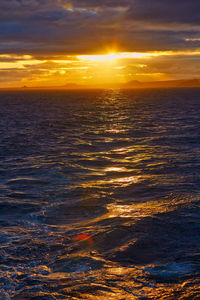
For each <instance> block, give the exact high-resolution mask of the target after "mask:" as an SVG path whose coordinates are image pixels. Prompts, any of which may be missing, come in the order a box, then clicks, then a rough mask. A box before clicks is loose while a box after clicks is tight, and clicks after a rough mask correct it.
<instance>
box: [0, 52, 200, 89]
mask: <svg viewBox="0 0 200 300" xmlns="http://www.w3.org/2000/svg"><path fill="white" fill-rule="evenodd" d="M199 55H200V51H198V50H195V51H156V52H155V51H154V52H108V53H106V54H87V55H81V54H80V55H70V56H68V55H59V56H58V55H57V56H54V57H53V58H52V59H49V58H35V57H34V56H31V55H21V56H20V55H9V54H6V55H5V54H3V55H0V59H2V60H3V59H4V61H3V62H1V64H0V70H1V72H4V71H5V72H8V74H10V79H12V80H10V81H9V80H8V81H7V82H6V83H5V82H3V83H2V84H1V87H13V86H17V87H21V86H29V87H34V86H64V85H67V84H71V83H76V84H79V85H89V86H103V85H114V84H115V85H116V84H120V83H125V82H128V81H131V80H139V81H155V80H171V79H184V78H188V73H185V70H186V69H191V70H190V74H191V75H193V74H192V73H193V72H194V71H195V63H196V61H195V58H198V56H199ZM191 58H193V59H194V63H193V64H192V63H191ZM183 61H184V65H183ZM173 68H174V69H176V72H173V71H172V69H173ZM197 74H198V73H197ZM197 74H196V73H194V75H193V76H194V77H195V76H197ZM12 77H14V78H12Z"/></svg>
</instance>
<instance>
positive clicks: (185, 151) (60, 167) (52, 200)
mask: <svg viewBox="0 0 200 300" xmlns="http://www.w3.org/2000/svg"><path fill="white" fill-rule="evenodd" d="M45 93H46V92H45ZM45 93H43V94H42V97H44V98H42V100H41V93H38V96H37V93H33V95H32V94H31V93H27V95H28V96H29V98H28V97H27V98H28V100H27V98H25V97H24V98H25V100H23V97H21V95H20V97H19V100H18V102H16V105H15V109H16V110H17V112H18V114H16V118H17V120H16V121H17V122H16V126H18V127H16V132H15V127H14V129H13V131H14V132H12V137H11V138H10V139H8V137H7V136H6V137H5V138H4V143H2V146H4V145H5V144H6V143H8V142H9V147H11V146H12V147H14V146H15V144H14V141H15V139H16V149H17V150H16V151H19V152H17V153H18V155H19V156H18V157H17V159H16V158H14V161H13V162H12V157H11V156H8V157H7V160H5V162H3V164H2V168H5V171H6V172H5V176H7V177H6V180H5V182H4V183H3V184H4V185H2V186H1V188H2V194H3V196H4V197H7V198H6V199H8V203H7V205H8V209H9V215H6V214H5V211H6V210H5V205H6V204H5V203H1V205H2V206H1V208H2V211H3V213H2V215H1V217H2V223H3V224H4V223H5V224H6V225H5V228H4V231H3V233H2V236H0V238H2V239H3V238H4V236H3V234H4V233H8V236H9V238H10V240H9V241H10V243H11V244H9V245H8V247H10V249H9V251H10V252H9V251H8V252H6V251H7V248H6V247H7V244H6V243H7V241H6V239H4V240H3V247H2V252H1V253H2V260H3V263H4V265H3V267H2V266H1V265H0V268H1V267H2V269H1V274H2V277H3V276H4V277H5V278H6V279H5V280H6V282H7V283H8V284H7V285H4V287H3V288H4V289H5V290H6V288H7V287H8V288H7V293H10V295H11V296H12V297H13V296H14V297H15V299H16V300H21V299H26V298H27V297H29V295H31V296H33V297H38V298H39V297H43V298H44V299H50V297H51V298H52V299H54V298H55V299H59V298H60V299H61V298H63V299H97V300H107V299H131V300H132V299H134V300H139V299H148V298H149V299H156V300H157V299H167V300H168V299H170V300H171V299H173V300H174V299H176V298H173V296H174V295H175V297H176V296H177V295H182V296H183V293H184V294H185V295H188V297H190V299H192V297H193V295H194V294H192V293H194V291H195V290H198V288H199V279H198V276H196V274H198V270H199V269H198V264H199V227H198V226H199V207H198V202H199V194H197V193H196V194H195V192H194V191H195V188H196V190H197V191H198V189H199V175H198V174H197V173H198V167H199V165H198V164H197V163H196V161H197V157H199V144H198V143H199V129H197V126H198V124H199V123H198V122H199V113H198V109H197V108H198V106H199V101H197V100H195V99H199V98H198V97H196V98H195V95H196V94H195V93H196V92H194V91H193V90H190V91H187V90H184V93H183V92H181V91H176V90H172V91H171V90H170V91H168V96H166V90H165V91H151V93H150V92H149V91H148V92H147V91H127V92H125V91H114V90H106V91H81V92H80V91H76V92H67V93H66V91H65V92H54V93H51V94H50V93H46V94H45ZM185 93H188V94H187V97H188V99H189V100H191V101H194V103H193V102H192V103H193V107H191V103H189V101H188V102H187V101H185V102H183V100H182V99H184V95H185ZM191 93H194V94H192V96H191ZM25 94H26V93H24V94H23V95H25ZM36 96H37V97H38V100H37V101H36V100H35V97H36ZM9 97H10V95H9ZM166 97H167V100H168V101H166ZM8 99H10V98H8ZM44 99H45V101H44ZM55 99H56V101H55ZM6 100H7V99H6ZM2 101H3V100H2ZM4 101H5V100H4ZM13 101H16V100H15V99H14V100H13ZM3 103H4V102H3ZM11 104H12V103H10V105H11ZM14 104H15V102H14ZM22 104H23V105H22ZM195 105H196V106H195ZM5 107H6V105H5V106H2V111H3V114H2V118H5V124H6V125H5V128H7V127H6V126H7V124H8V119H7V118H8V116H9V114H8V110H9V107H6V109H5ZM28 111H30V113H29V114H28V116H27V112H28ZM41 111H42V113H41ZM55 112H56V113H55ZM11 116H13V114H12V113H11V114H10V118H9V120H12V117H11ZM35 116H36V120H38V116H39V117H40V121H37V122H38V123H37V122H36V121H35ZM185 116H186V117H185ZM188 116H190V119H189V121H188V122H187V119H188V118H189V117H188ZM21 120H23V122H25V124H27V126H26V128H25V130H26V131H25V134H26V135H27V138H29V140H28V141H29V142H30V144H27V139H25V140H23V139H24V135H23V134H24V132H23V131H22V123H21ZM31 120H32V123H33V124H32V127H31V126H30V122H31ZM193 123H194V125H193ZM23 124H24V123H23ZM5 128H4V129H5ZM195 130H196V131H197V135H196V136H194V132H195ZM2 132H3V133H4V132H6V130H4V131H2ZM19 132H20V134H19ZM191 132H192V134H191ZM27 133H28V134H27ZM1 134H2V133H1ZM36 136H37V139H38V140H39V142H38V144H37V145H35V137H36ZM31 139H32V140H31ZM19 143H20V149H19V148H18V145H19ZM21 145H22V146H21ZM191 145H192V146H191ZM30 147H31V150H30ZM34 147H35V148H34ZM191 148H192V150H191ZM23 151H27V152H28V154H29V156H26V157H25V158H24V157H23V155H24V152H23ZM31 151H33V152H31ZM34 151H35V152H34ZM190 151H191V152H190ZM7 154H9V152H8V149H6V150H5V155H7ZM20 155H22V159H21V158H20ZM20 159H21V161H20ZM9 168H10V171H8V170H9ZM26 173H28V174H26ZM27 198H28V199H29V198H30V199H31V200H30V201H28V199H27ZM20 213H21V214H22V217H21V219H20ZM9 218H10V219H9ZM10 220H11V223H10V224H9V226H8V225H7V223H6V222H9V221H10ZM24 236H25V238H24ZM4 251H5V254H4ZM6 264H7V267H6ZM12 264H13V265H14V266H15V267H14V269H12ZM5 269H6V271H5ZM195 276H196V277H195ZM10 287H12V289H11V288H10ZM197 292H198V291H197ZM17 293H18V294H17ZM181 293H182V294H181ZM27 295H28V296H27ZM191 295H192V296H191ZM197 295H198V294H197ZM182 296H181V297H182ZM170 297H171V298H170ZM29 298H30V297H29ZM193 298H194V297H193ZM180 299H181V300H182V299H184V298H183V297H182V298H180ZM188 299H189V298H188ZM194 299H195V298H194Z"/></svg>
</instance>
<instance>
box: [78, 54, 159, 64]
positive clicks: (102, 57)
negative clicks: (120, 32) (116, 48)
mask: <svg viewBox="0 0 200 300" xmlns="http://www.w3.org/2000/svg"><path fill="white" fill-rule="evenodd" d="M158 55H160V53H142V52H141V53H140V52H122V53H108V54H99V55H78V56H77V58H78V59H80V60H87V61H96V62H101V61H102V62H104V61H115V60H117V59H127V58H145V57H151V56H158Z"/></svg>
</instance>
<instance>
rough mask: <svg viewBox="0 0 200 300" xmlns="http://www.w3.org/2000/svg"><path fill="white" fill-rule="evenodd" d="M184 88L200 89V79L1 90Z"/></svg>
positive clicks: (74, 84)
mask: <svg viewBox="0 0 200 300" xmlns="http://www.w3.org/2000/svg"><path fill="white" fill-rule="evenodd" d="M182 87H200V79H198V78H195V79H180V80H166V81H138V80H132V81H129V82H126V83H119V84H110V83H108V84H107V85H105V84H104V85H81V84H77V83H67V84H65V85H62V86H35V87H29V86H26V85H24V86H23V87H13V88H1V90H12V89H15V90H16V89H24V90H81V89H83V90H84V89H106V88H108V89H109V88H114V89H151V88H182Z"/></svg>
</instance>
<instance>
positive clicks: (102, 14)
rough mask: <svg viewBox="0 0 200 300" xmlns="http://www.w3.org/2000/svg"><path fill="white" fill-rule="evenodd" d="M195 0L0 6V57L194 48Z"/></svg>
mask: <svg viewBox="0 0 200 300" xmlns="http://www.w3.org/2000/svg"><path fill="white" fill-rule="evenodd" d="M199 10H200V2H199V1H198V0H190V1H188V0H165V1H160V0H151V1H150V0H101V1H99V0H71V1H68V0H9V1H8V0H1V1H0V20H1V23H0V53H21V54H23V53H24V54H32V55H35V56H38V55H49V56H52V55H55V54H57V55H58V54H83V53H93V52H105V51H107V49H109V48H116V49H118V50H119V51H120V50H121V51H153V50H155V51H159V50H169V49H172V50H176V49H177V50H179V49H189V48H198V47H199V43H198V41H196V42H194V41H193V42H192V40H191V41H190V42H189V41H188V40H187V38H193V37H194V38H195V37H197V36H199V35H200V17H199Z"/></svg>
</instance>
